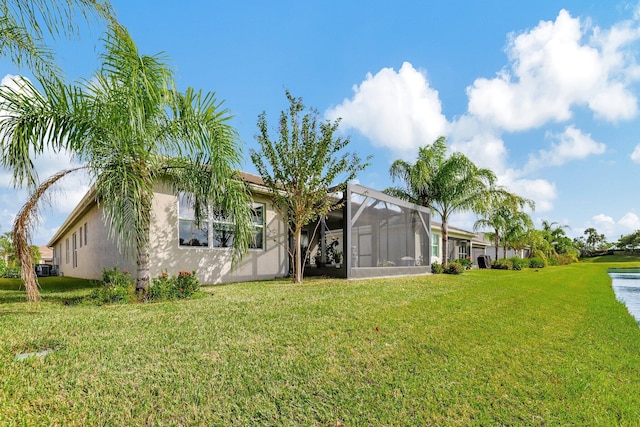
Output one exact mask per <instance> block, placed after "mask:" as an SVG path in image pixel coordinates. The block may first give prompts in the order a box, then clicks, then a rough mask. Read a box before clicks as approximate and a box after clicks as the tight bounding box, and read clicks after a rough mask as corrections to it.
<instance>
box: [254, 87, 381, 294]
mask: <svg viewBox="0 0 640 427" xmlns="http://www.w3.org/2000/svg"><path fill="white" fill-rule="evenodd" d="M285 94H286V96H287V99H288V100H289V111H288V112H286V111H282V112H281V113H280V126H279V135H278V139H277V140H272V139H270V137H269V130H268V127H267V115H266V113H265V112H263V113H262V114H260V115H259V116H258V135H257V136H256V139H257V141H258V143H259V144H260V148H261V150H260V151H255V150H250V152H251V160H252V161H253V164H254V165H255V166H256V169H257V170H258V173H259V174H260V175H261V176H262V179H263V180H264V182H265V185H266V186H267V187H268V188H269V190H270V192H271V194H272V196H273V205H274V207H275V209H276V210H277V211H278V212H279V213H280V214H281V215H282V217H283V218H285V220H286V221H287V224H288V228H289V232H290V233H291V234H292V235H293V237H294V246H293V247H289V248H288V251H289V257H290V259H291V264H292V265H293V275H292V280H293V281H294V282H295V283H301V282H302V277H303V268H304V265H303V261H302V259H303V258H302V254H301V251H300V250H299V249H298V248H299V247H300V238H301V234H302V228H303V227H304V226H306V225H307V224H309V223H310V222H311V221H314V220H317V219H318V218H320V217H322V216H324V215H326V214H327V213H328V212H329V211H330V210H332V209H335V208H336V207H338V206H339V204H338V205H336V202H335V200H332V199H331V198H329V197H327V192H328V190H329V188H330V187H331V186H333V185H335V184H337V187H338V188H340V189H344V187H345V186H346V184H347V182H349V181H351V180H353V179H354V178H355V177H356V174H357V173H358V172H359V171H361V170H363V169H364V168H365V167H366V166H368V164H369V163H368V160H369V159H370V157H367V159H366V161H363V160H362V159H361V158H360V157H358V155H356V154H351V153H343V154H342V155H340V154H339V152H340V151H342V149H344V148H345V147H346V146H347V144H348V143H349V138H340V137H334V133H335V132H336V130H337V128H338V124H339V120H336V121H335V122H330V121H326V122H320V121H319V120H318V112H317V111H316V110H314V109H309V110H308V111H307V112H306V113H305V112H304V111H305V106H304V105H303V103H302V98H294V97H293V96H292V95H291V93H290V92H289V91H288V90H287V91H286V92H285ZM306 255H307V254H305V256H304V259H306V258H307V256H306Z"/></svg>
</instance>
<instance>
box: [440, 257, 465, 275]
mask: <svg viewBox="0 0 640 427" xmlns="http://www.w3.org/2000/svg"><path fill="white" fill-rule="evenodd" d="M463 271H464V267H463V266H462V264H460V263H459V262H458V261H457V260H456V261H451V262H450V263H449V264H447V265H445V266H444V274H461V273H462V272H463Z"/></svg>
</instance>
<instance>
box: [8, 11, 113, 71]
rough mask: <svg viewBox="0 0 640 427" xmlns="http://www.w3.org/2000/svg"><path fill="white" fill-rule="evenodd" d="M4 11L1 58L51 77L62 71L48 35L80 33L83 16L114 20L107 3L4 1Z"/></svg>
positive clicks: (88, 18)
mask: <svg viewBox="0 0 640 427" xmlns="http://www.w3.org/2000/svg"><path fill="white" fill-rule="evenodd" d="M0 12H1V14H0V56H2V57H6V58H8V59H10V60H11V61H12V62H13V63H15V64H16V65H19V66H20V65H26V66H27V67H29V68H31V69H32V71H34V72H35V73H36V74H39V75H47V76H49V77H51V76H53V75H55V74H56V73H57V72H58V71H59V70H58V68H57V67H56V65H55V63H54V58H53V56H54V55H53V51H52V50H51V49H50V48H49V47H48V46H47V45H46V43H45V42H44V37H45V35H49V36H53V37H55V36H59V35H64V36H71V35H74V34H76V33H77V29H78V26H77V23H76V21H77V20H78V18H80V17H82V18H84V20H86V21H89V20H90V18H91V17H98V18H102V19H107V20H113V19H114V18H113V10H112V8H111V5H110V3H109V2H108V1H106V0H105V1H98V0H0Z"/></svg>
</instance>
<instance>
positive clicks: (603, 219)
mask: <svg viewBox="0 0 640 427" xmlns="http://www.w3.org/2000/svg"><path fill="white" fill-rule="evenodd" d="M591 220H592V221H593V223H594V224H597V225H614V224H615V221H614V220H613V218H612V217H610V216H609V215H605V214H598V215H595V216H594V217H593V218H591Z"/></svg>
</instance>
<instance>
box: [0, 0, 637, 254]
mask: <svg viewBox="0 0 640 427" xmlns="http://www.w3.org/2000/svg"><path fill="white" fill-rule="evenodd" d="M113 5H114V8H115V10H116V13H117V16H118V18H119V20H120V21H121V22H122V23H123V24H124V25H125V26H126V27H127V28H128V29H129V31H130V33H131V35H132V37H133V38H134V40H135V41H136V42H137V44H138V46H139V49H140V51H141V52H142V53H145V54H155V53H159V52H164V53H165V54H166V55H167V56H168V57H169V58H170V59H171V64H172V66H173V67H174V69H175V71H176V75H177V78H178V84H179V86H180V87H181V88H185V87H187V86H191V87H195V88H201V89H203V90H206V91H215V92H216V93H217V95H218V97H219V98H221V99H224V100H225V105H226V107H227V108H229V109H230V110H231V112H232V113H233V114H234V116H235V118H234V120H233V124H234V126H235V127H236V128H237V129H238V131H239V133H240V137H241V139H242V143H243V150H244V152H245V158H246V162H245V167H244V169H245V170H247V171H249V172H255V169H254V168H253V166H252V164H251V162H250V159H249V156H248V150H249V148H252V147H254V148H255V147H256V142H255V140H254V134H255V133H256V121H257V117H258V114H259V113H261V112H262V111H266V112H267V117H268V120H269V121H270V123H273V125H274V128H275V124H276V120H277V117H278V115H279V112H280V111H281V110H282V109H285V108H286V106H287V105H286V98H285V96H284V90H285V88H286V89H289V90H290V91H291V92H292V93H293V94H294V95H295V96H300V97H302V98H303V99H304V102H305V104H306V105H308V106H312V107H315V108H316V109H317V110H318V111H320V113H321V114H322V115H323V116H324V117H326V118H330V119H334V118H337V117H341V118H342V125H341V131H342V132H344V133H345V134H346V135H349V136H350V137H351V144H350V146H349V150H350V151H356V152H358V153H360V154H361V155H362V156H363V157H364V156H367V155H369V154H372V155H373V156H374V159H373V164H372V165H371V166H370V167H369V168H368V169H367V170H365V171H364V172H362V173H361V174H360V176H359V181H360V183H361V184H363V185H366V186H370V187H373V188H376V189H384V188H385V187H387V186H389V185H390V184H391V181H390V178H389V174H388V170H389V166H390V165H391V163H392V162H393V160H395V159H397V158H404V159H406V160H409V161H411V160H413V159H415V156H416V153H417V147H419V146H422V145H426V144H430V143H431V142H433V140H435V139H436V138H437V137H438V136H439V135H445V136H447V137H448V140H449V145H450V147H451V149H453V150H457V151H461V152H463V153H465V154H466V155H467V156H469V157H470V158H471V159H472V160H474V161H475V162H476V163H477V164H478V165H480V166H483V167H489V168H491V169H492V170H494V171H495V172H496V174H497V175H498V177H499V180H500V183H501V184H503V185H505V186H507V187H509V188H510V189H511V190H512V191H514V192H516V193H518V194H520V195H523V196H526V197H529V198H531V199H533V200H535V202H536V211H535V212H533V213H532V217H533V218H534V220H535V221H536V223H537V224H540V222H541V221H542V220H548V221H554V222H557V223H559V224H562V225H568V226H569V227H570V228H569V229H567V232H568V234H569V235H570V236H572V237H575V236H580V235H582V233H583V231H584V229H585V228H587V227H592V226H593V227H595V228H596V229H597V230H598V231H599V232H601V233H604V234H605V235H606V236H607V237H608V238H609V240H611V241H615V240H617V239H618V237H619V236H620V235H621V234H628V233H631V232H633V231H634V230H636V229H640V218H639V217H640V206H639V197H638V196H639V195H640V194H639V193H640V190H639V186H638V182H639V180H638V178H640V121H639V120H638V119H639V116H640V107H639V99H638V98H639V97H640V64H639V62H640V51H639V48H640V9H639V5H638V3H635V2H619V3H614V2H589V1H564V2H556V1H545V2H539V1H521V2H513V1H484V2H472V1H446V2H444V1H437V2H424V1H405V2H396V3H391V2H387V1H385V2H383V1H369V2H366V3H364V4H363V3H360V2H338V1H325V2H299V1H280V2H258V1H255V2H251V1H237V2H225V3H224V6H222V5H220V3H219V2H210V1H187V2H180V3H177V2H175V1H160V0H158V1H135V2H132V1H124V0H114V1H113ZM101 32H102V28H101V27H100V26H99V25H93V26H92V27H91V30H90V31H87V30H86V29H83V31H82V32H81V37H80V39H79V40H72V41H59V42H57V43H56V48H57V50H58V61H59V64H60V65H61V67H62V68H63V69H64V70H65V73H66V75H67V77H68V78H69V79H70V80H74V79H79V78H88V77H90V75H91V74H92V73H93V72H94V71H95V70H96V69H97V67H98V66H99V63H98V59H97V57H98V54H99V53H100V51H101V43H100V37H101ZM20 73H21V74H24V75H27V76H29V74H28V72H27V71H25V70H20V69H16V67H15V66H13V65H12V64H10V63H8V62H7V61H2V62H0V78H3V77H4V78H3V82H4V83H6V82H8V81H9V79H10V77H8V76H7V75H9V76H10V75H15V74H20ZM68 162H69V159H67V158H65V157H64V156H49V157H45V158H43V159H40V160H38V165H39V167H40V174H41V177H42V178H44V177H45V176H47V175H48V174H50V173H53V172H54V171H55V170H57V169H58V168H60V167H63V166H64V165H65V164H68ZM61 187H62V188H61V189H60V190H59V191H58V192H57V193H56V194H55V196H54V197H53V203H52V205H51V206H50V207H49V208H46V209H44V210H43V211H42V221H41V225H40V227H39V229H38V230H37V232H36V233H35V234H34V243H37V244H43V243H46V242H47V241H48V239H49V238H50V237H51V236H52V235H53V233H54V232H55V230H56V229H57V227H59V226H60V225H61V224H62V222H63V221H64V219H65V217H66V215H67V214H68V213H69V212H70V211H71V209H73V207H74V206H75V204H76V203H77V201H78V200H79V199H80V198H81V197H82V195H83V193H84V192H85V191H86V189H87V188H88V183H87V182H86V181H85V180H84V179H82V178H75V179H70V180H68V181H67V182H65V183H64V185H63V186H61ZM24 198H25V195H24V194H23V192H20V191H16V190H14V189H12V188H11V187H10V183H9V179H8V176H7V173H6V171H2V170H0V231H2V232H3V231H8V230H9V229H10V228H11V221H12V218H13V215H15V213H16V212H17V211H18V209H19V207H20V206H21V203H22V202H23V201H24ZM474 220H475V217H474V216H473V215H471V214H464V215H458V216H457V217H456V218H455V219H454V221H453V222H452V224H453V225H456V226H459V227H463V228H468V229H471V227H472V226H473V222H474Z"/></svg>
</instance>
